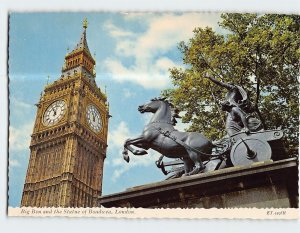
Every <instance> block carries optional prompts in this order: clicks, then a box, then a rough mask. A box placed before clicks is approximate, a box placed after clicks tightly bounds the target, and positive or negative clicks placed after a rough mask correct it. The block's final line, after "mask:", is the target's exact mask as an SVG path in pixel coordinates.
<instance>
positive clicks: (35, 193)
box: [21, 19, 109, 207]
mask: <svg viewBox="0 0 300 233" xmlns="http://www.w3.org/2000/svg"><path fill="white" fill-rule="evenodd" d="M86 31H87V21H86V19H85V20H84V22H83V32H82V35H81V37H80V41H79V43H78V44H77V45H76V46H75V48H74V49H73V50H72V51H71V52H69V53H68V54H67V55H66V56H65V63H64V65H63V68H62V73H61V77H59V78H58V79H57V80H56V81H54V82H53V83H51V84H47V85H46V86H45V88H44V92H43V94H42V95H41V97H40V100H39V102H38V104H37V114H36V119H35V124H34V129H33V133H32V135H31V143H30V159H29V164H28V169H27V174H26V179H25V184H24V190H23V195H22V201H21V206H31V207H52V206H54V207H96V206H97V200H98V196H99V195H101V190H102V175H103V162H104V159H105V156H106V148H107V131H108V119H109V109H108V103H107V98H106V95H105V94H104V93H103V92H102V91H101V90H100V88H98V87H97V84H96V82H95V77H96V73H95V64H96V62H95V59H94V58H93V56H92V55H91V53H90V50H89V47H88V44H87V39H86Z"/></svg>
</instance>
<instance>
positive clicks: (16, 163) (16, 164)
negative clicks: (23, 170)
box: [9, 159, 21, 167]
mask: <svg viewBox="0 0 300 233" xmlns="http://www.w3.org/2000/svg"><path fill="white" fill-rule="evenodd" d="M9 166H10V167H20V166H21V164H20V163H19V161H18V160H16V159H10V160H9Z"/></svg>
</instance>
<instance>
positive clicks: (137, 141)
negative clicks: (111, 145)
mask: <svg viewBox="0 0 300 233" xmlns="http://www.w3.org/2000/svg"><path fill="white" fill-rule="evenodd" d="M131 145H133V146H136V147H141V148H145V149H148V147H146V142H145V140H144V137H143V136H140V137H137V138H134V139H127V140H126V141H125V143H124V150H123V158H124V160H125V161H127V162H129V156H128V150H129V151H130V152H131V153H133V154H134V155H145V154H147V151H146V150H144V149H142V150H137V149H135V148H133V147H132V146H131Z"/></svg>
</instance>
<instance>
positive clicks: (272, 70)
mask: <svg viewBox="0 0 300 233" xmlns="http://www.w3.org/2000/svg"><path fill="white" fill-rule="evenodd" d="M221 19H222V20H221V22H220V23H219V26H220V27H221V28H222V29H223V31H224V32H225V33H223V34H220V33H217V32H216V31H213V30H212V28H209V27H206V28H196V29H194V35H193V37H192V38H191V39H190V40H189V41H188V42H187V43H186V42H180V43H179V46H178V47H179V49H180V51H181V52H182V54H183V63H184V64H185V67H186V68H176V67H174V68H171V69H170V74H171V79H172V82H173V84H174V88H173V89H168V90H164V91H163V95H164V96H167V97H168V98H170V99H171V101H172V102H173V103H174V104H175V105H176V106H177V107H178V109H179V110H181V111H183V112H184V116H183V118H182V120H183V122H185V123H191V126H190V128H189V129H188V130H189V131H199V132H203V133H204V134H206V136H207V137H209V138H210V139H212V140H216V139H220V138H221V137H222V136H224V134H225V126H224V118H225V113H224V112H222V111H221V110H220V109H219V108H218V104H216V100H217V99H218V100H222V99H224V95H225V93H226V90H224V89H222V88H221V87H219V86H217V85H215V84H214V83H212V82H211V81H210V80H208V79H206V78H204V77H205V76H207V75H211V76H213V77H214V78H216V79H219V80H220V81H223V82H227V83H235V84H237V85H241V86H242V87H243V88H244V89H245V90H247V91H248V92H249V95H250V98H251V102H252V103H253V104H254V105H255V104H256V105H257V107H258V110H259V113H261V116H262V118H263V119H264V121H265V124H266V128H267V129H274V128H277V127H279V126H282V128H283V129H284V130H285V131H286V136H287V138H286V140H287V142H288V143H287V145H288V146H289V149H292V148H294V149H295V148H297V147H298V130H299V128H298V124H299V108H298V92H299V88H298V77H299V66H300V63H299V61H300V30H299V27H300V16H298V15H278V14H264V15H257V14H222V15H221Z"/></svg>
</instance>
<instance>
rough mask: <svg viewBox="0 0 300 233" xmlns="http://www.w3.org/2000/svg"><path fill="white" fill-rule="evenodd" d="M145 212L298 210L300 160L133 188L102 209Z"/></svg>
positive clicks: (107, 198)
mask: <svg viewBox="0 0 300 233" xmlns="http://www.w3.org/2000/svg"><path fill="white" fill-rule="evenodd" d="M100 205H101V206H104V207H143V208H214V207H216V208H232V207H257V208H272V207H273V208H298V161H297V159H296V158H292V159H285V160H280V161H276V162H273V161H265V162H259V163H254V164H252V165H251V166H243V167H242V166H241V167H232V168H226V169H222V170H218V171H213V172H208V173H204V174H199V175H194V176H190V177H182V178H178V179H173V180H165V181H161V182H156V183H151V184H146V185H142V186H137V187H133V188H129V189H127V190H126V191H124V192H120V193H115V194H111V195H106V196H102V197H100V198H99V206H100Z"/></svg>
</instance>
